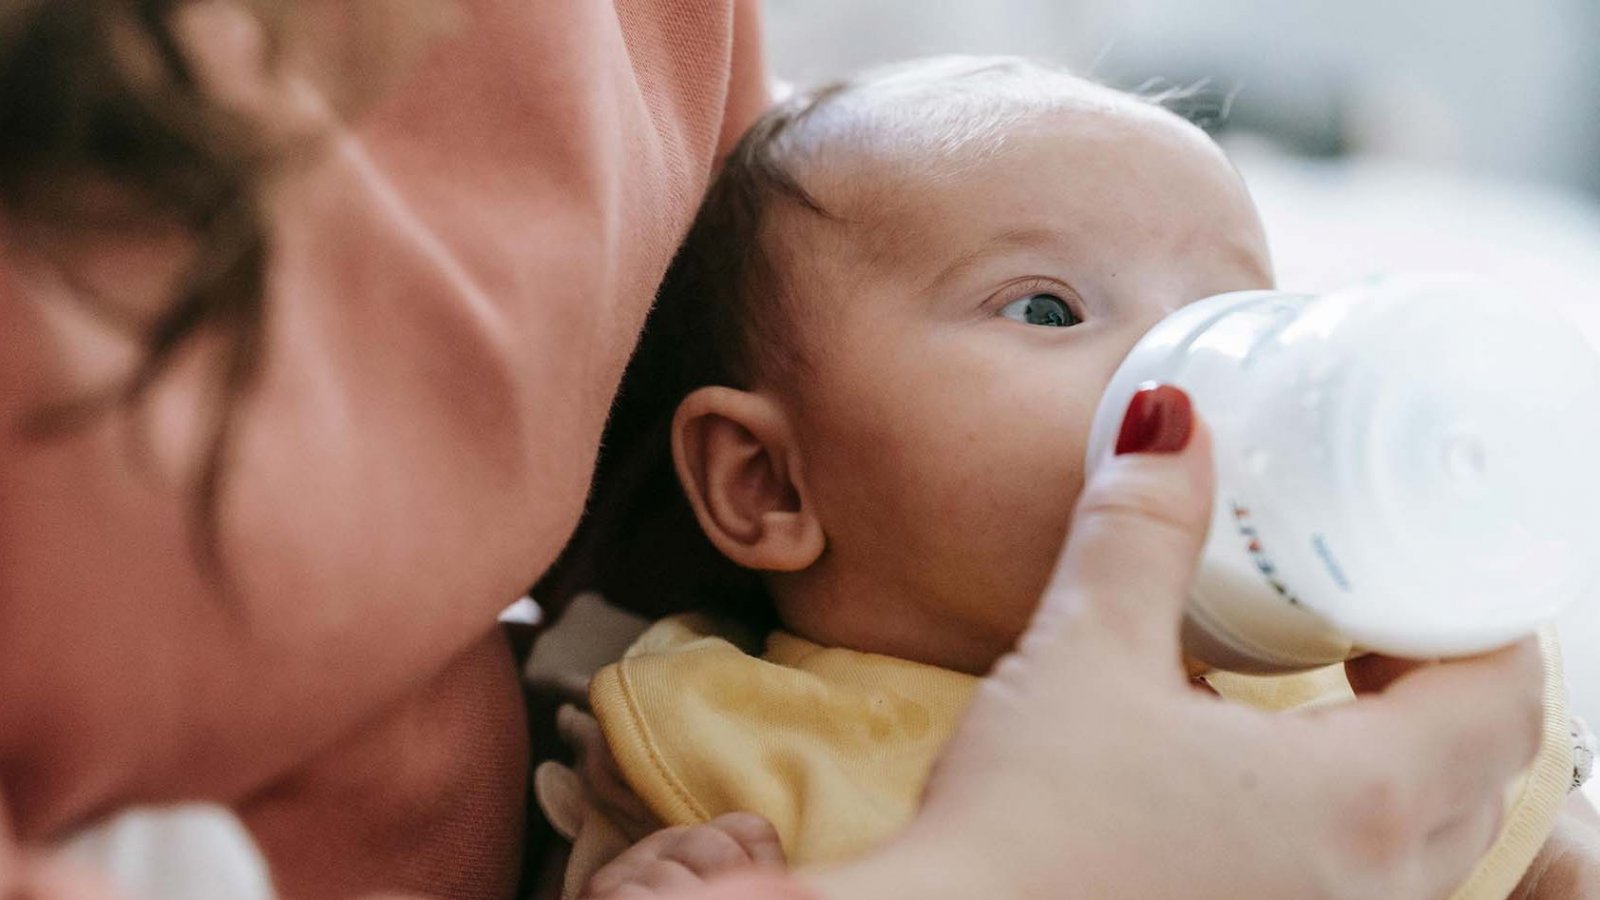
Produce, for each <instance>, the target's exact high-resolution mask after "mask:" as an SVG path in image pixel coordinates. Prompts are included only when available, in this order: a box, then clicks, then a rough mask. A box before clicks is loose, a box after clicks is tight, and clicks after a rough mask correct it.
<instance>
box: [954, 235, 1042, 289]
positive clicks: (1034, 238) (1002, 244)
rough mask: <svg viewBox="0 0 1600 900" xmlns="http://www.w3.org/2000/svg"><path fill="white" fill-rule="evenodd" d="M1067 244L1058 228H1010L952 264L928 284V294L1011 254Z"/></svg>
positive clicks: (988, 238) (956, 259) (986, 240)
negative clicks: (1002, 256) (985, 263)
mask: <svg viewBox="0 0 1600 900" xmlns="http://www.w3.org/2000/svg"><path fill="white" fill-rule="evenodd" d="M1066 243H1067V238H1066V235H1064V234H1062V233H1061V232H1060V231H1057V230H1056V229H1054V228H1042V227H1041V228H1008V229H1006V230H1005V231H1000V232H996V233H994V234H992V235H990V236H989V237H987V238H985V239H984V240H983V241H982V242H981V243H979V244H978V245H977V246H975V247H973V248H971V249H970V250H967V251H965V252H963V253H961V254H960V255H958V256H957V257H956V258H955V259H953V260H951V261H950V264H949V265H947V266H945V267H944V268H943V269H941V270H940V271H939V274H937V275H935V276H934V277H933V279H932V280H931V281H929V282H928V287H927V292H928V293H930V294H931V293H935V292H937V291H938V290H939V289H940V288H942V287H944V286H945V285H947V284H949V283H950V282H952V281H954V280H956V279H957V278H959V277H961V276H962V275H963V274H965V273H966V272H967V270H969V269H972V268H973V267H975V266H977V265H979V264H981V263H983V262H986V261H988V260H990V259H992V258H994V257H996V256H1000V255H1002V254H1005V253H1008V252H1010V251H1013V250H1037V249H1044V248H1051V247H1062V246H1065V245H1066Z"/></svg>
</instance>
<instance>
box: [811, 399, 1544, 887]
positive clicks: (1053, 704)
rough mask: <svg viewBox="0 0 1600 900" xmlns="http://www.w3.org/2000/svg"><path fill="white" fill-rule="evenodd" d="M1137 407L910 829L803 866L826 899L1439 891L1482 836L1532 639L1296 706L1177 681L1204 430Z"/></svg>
mask: <svg viewBox="0 0 1600 900" xmlns="http://www.w3.org/2000/svg"><path fill="white" fill-rule="evenodd" d="M1143 403H1144V407H1143V412H1144V413H1145V418H1146V419H1148V420H1149V421H1146V422H1145V423H1144V424H1145V425H1146V426H1147V427H1146V428H1144V429H1143V430H1142V431H1141V429H1139V428H1137V427H1133V428H1132V429H1131V431H1132V434H1131V435H1130V434H1129V430H1128V429H1125V434H1124V437H1125V440H1124V441H1123V442H1122V443H1121V444H1120V445H1119V447H1118V451H1119V455H1118V456H1116V457H1115V458H1114V459H1111V460H1108V461H1107V463H1106V464H1105V465H1104V466H1102V467H1101V468H1100V470H1099V471H1098V472H1097V474H1096V477H1095V478H1094V480H1093V481H1092V482H1091V483H1090V484H1089V485H1088V486H1087V487H1086V489H1085V491H1084V493H1083V497H1082V499H1081V501H1080V503H1079V506H1078V510H1077V515H1076V519H1075V521H1074V524H1073V528H1072V535H1071V539H1070V541H1069V543H1068V546H1067V548H1066V550H1065V552H1064V554H1063V556H1062V558H1061V561H1060V564H1059V566H1058V570H1057V572H1056V575H1055V577H1054V580H1053V584H1052V585H1051V586H1050V588H1049V590H1048V592H1047V594H1046V596H1045V597H1044V599H1043V602H1042V604H1041V607H1040V610H1039V612H1038V613H1037V615H1036V617H1035V620H1034V622H1033V625H1032V628H1031V630H1030V631H1029V633H1028V634H1027V635H1026V636H1025V637H1024V638H1023V640H1022V642H1021V644H1020V646H1019V648H1018V650H1017V651H1016V652H1015V653H1014V654H1012V655H1011V656H1010V657H1008V658H1006V659H1005V660H1003V661H1002V662H1001V663H1000V664H999V665H998V666H997V667H996V669H995V671H994V672H993V673H992V674H991V675H990V677H989V678H988V679H987V680H986V681H985V683H984V684H983V686H982V689H981V690H980V692H979V695H978V697H977V699H976V701H975V703H974V704H973V707H972V709H971V711H970V712H969V714H968V715H967V718H966V720H965V722H964V724H963V726H962V728H961V730H960V731H959V732H958V734H957V736H956V738H955V739H954V740H953V742H952V743H951V745H950V746H949V748H948V749H947V751H946V753H945V755H944V757H943V760H942V762H941V764H940V766H939V767H938V768H937V770H936V771H935V773H934V777H933V780H932V781H931V783H930V785H929V787H928V790H927V794H926V798H925V803H924V807H923V810H922V813H921V815H920V817H919V819H918V820H917V821H916V822H915V823H914V824H913V825H912V827H911V828H910V829H909V830H908V831H907V833H906V834H905V835H903V837H902V838H901V839H899V840H898V841H896V842H895V843H894V844H892V845H891V846H889V847H888V848H886V849H885V850H884V851H883V852H881V853H877V854H874V855H873V856H872V857H869V858H867V859H863V860H861V861H858V862H857V863H854V864H851V865H848V866H845V867H842V868H839V869H835V870H832V871H828V872H824V873H820V874H817V875H815V876H813V884H814V886H815V887H817V888H819V889H820V890H821V891H822V892H823V893H824V894H826V895H827V896H830V897H834V898H841V900H842V898H853V897H861V898H867V897H886V896H918V897H993V898H1018V897H1061V896H1080V897H1102V898H1110V897H1174V896H1182V897H1189V898H1211V897H1215V898H1235V897H1305V898H1310V897H1349V898H1368V897H1370V898H1393V897H1418V898H1421V897H1439V896H1443V895H1445V894H1447V893H1448V892H1449V890H1450V889H1451V888H1452V887H1453V886H1454V885H1455V884H1457V883H1458V882H1459V881H1460V880H1461V879H1463V878H1464V877H1465V876H1466V874H1467V873H1468V871H1469V869H1470V867H1471V866H1472V864H1473V862H1474V861H1475V860H1476V859H1477V858H1478V856H1479V855H1480V854H1481V853H1482V852H1483V851H1484V850H1485V849H1486V848H1487V847H1488V846H1489V844H1490V841H1491V839H1492V837H1493V835H1494V833H1495V831H1496V828H1497V825H1498V822H1499V820H1500V812H1501V809H1500V804H1501V796H1502V788H1503V787H1504V785H1505V784H1506V783H1507V781H1508V780H1509V779H1510V778H1512V777H1513V775H1514V774H1515V773H1516V772H1517V771H1518V770H1519V769H1520V768H1521V767H1522V766H1523V765H1524V764H1525V763H1526V762H1527V761H1528V760H1529V759H1530V758H1531V756H1532V754H1533V752H1534V749H1535V747H1536V743H1537V737H1538V732H1539V727H1540V720H1541V715H1542V711H1541V705H1540V684H1541V676H1540V660H1539V658H1538V651H1537V649H1536V647H1535V646H1534V644H1533V643H1532V642H1531V641H1529V642H1524V643H1522V644H1519V645H1517V646H1515V647H1512V648H1510V649H1507V650H1504V651H1501V652H1499V653H1495V654H1492V655H1489V656H1484V657H1479V658H1475V659H1468V660H1461V661H1456V662H1449V663H1443V664H1438V665H1431V666H1424V667H1421V668H1409V667H1388V668H1387V670H1385V667H1382V666H1369V667H1367V669H1366V674H1367V675H1368V676H1369V677H1368V679H1367V680H1368V685H1367V686H1368V687H1369V688H1373V689H1375V690H1376V692H1375V693H1369V694H1366V695H1364V696H1363V697H1362V698H1361V699H1359V700H1358V701H1356V702H1355V703H1353V704H1350V705H1349V706H1347V707H1341V708H1336V709H1328V710H1323V711H1319V712H1315V713H1311V714H1306V715H1297V716H1272V715H1268V714H1264V713H1260V712H1257V711H1254V710H1250V709H1246V708H1242V707H1238V706H1234V705H1231V704H1227V703H1224V702H1221V701H1220V700H1218V699H1217V698H1215V697H1211V696H1206V695H1204V694H1202V693H1201V692H1199V691H1195V690H1192V689H1191V688H1190V687H1189V686H1188V683H1187V680H1186V678H1185V677H1184V674H1183V672H1182V670H1181V668H1180V663H1179V647H1178V622H1179V617H1180V610H1181V608H1182V606H1183V601H1184V597H1185V595H1186V592H1187V589H1188V586H1189V583H1190V580H1191V578H1192V576H1193V573H1194V568H1195V561H1196V560H1197V558H1198V556H1199V553H1200V549H1201V545H1202V542H1203V539H1204V535H1205V531H1206V524H1207V521H1208V518H1209V504H1210V498H1211V493H1212V480H1211V454H1210V442H1209V436H1208V434H1207V432H1206V431H1205V429H1204V428H1203V427H1201V426H1199V425H1198V423H1193V422H1192V419H1191V413H1190V411H1189V408H1188V403H1187V398H1185V397H1183V396H1182V395H1181V393H1179V392H1176V391H1173V390H1172V389H1170V388H1169V389H1156V391H1155V392H1153V393H1152V394H1150V395H1147V396H1146V398H1145V399H1144V401H1143ZM1138 424H1139V423H1133V425H1135V426H1137V425H1138ZM1191 434H1192V439H1191V437H1190V435H1191ZM1141 435H1142V436H1143V438H1144V440H1140V437H1141ZM1175 448H1176V449H1175Z"/></svg>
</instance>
